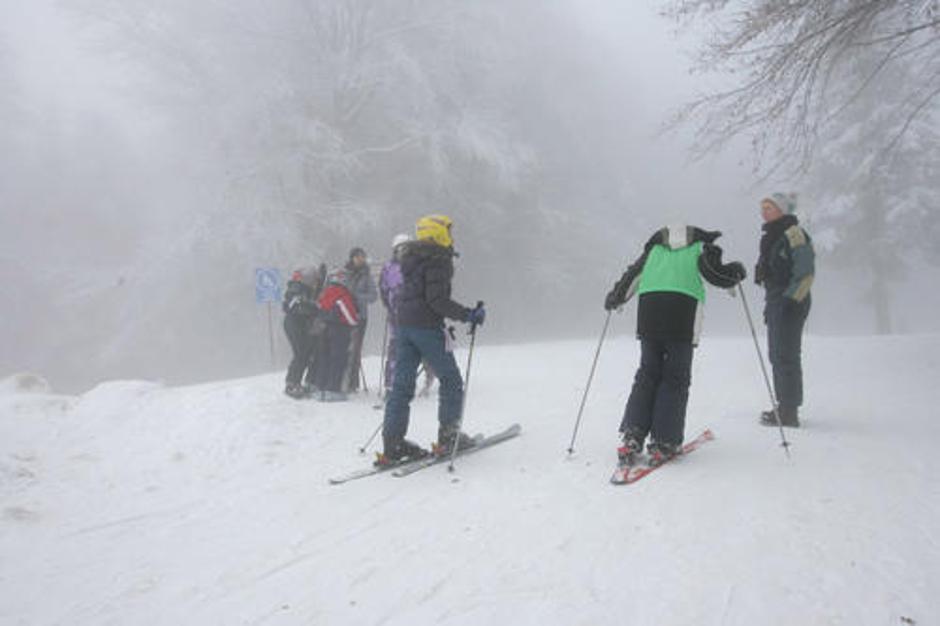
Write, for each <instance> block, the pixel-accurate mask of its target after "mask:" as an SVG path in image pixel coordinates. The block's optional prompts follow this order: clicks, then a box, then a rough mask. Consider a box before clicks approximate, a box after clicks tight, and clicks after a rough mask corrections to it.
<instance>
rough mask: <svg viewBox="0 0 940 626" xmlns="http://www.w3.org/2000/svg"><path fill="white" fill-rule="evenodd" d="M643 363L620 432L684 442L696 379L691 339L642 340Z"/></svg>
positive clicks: (659, 439) (676, 442)
mask: <svg viewBox="0 0 940 626" xmlns="http://www.w3.org/2000/svg"><path fill="white" fill-rule="evenodd" d="M640 349H641V354H640V367H639V369H637V372H636V376H635V377H634V380H633V389H632V390H631V391H630V398H629V399H628V400H627V406H626V408H624V412H623V421H622V422H621V423H620V432H627V431H630V432H631V433H632V434H633V435H634V436H636V438H637V439H639V440H640V441H643V440H644V439H645V438H646V436H647V435H650V436H651V438H652V440H653V441H656V442H659V443H667V444H676V445H678V444H681V443H682V438H683V434H684V432H685V409H686V406H687V405H688V401H689V385H690V384H691V382H692V354H693V350H694V348H693V346H692V342H691V341H663V340H658V339H641V340H640Z"/></svg>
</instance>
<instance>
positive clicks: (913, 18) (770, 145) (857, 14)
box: [665, 0, 940, 171]
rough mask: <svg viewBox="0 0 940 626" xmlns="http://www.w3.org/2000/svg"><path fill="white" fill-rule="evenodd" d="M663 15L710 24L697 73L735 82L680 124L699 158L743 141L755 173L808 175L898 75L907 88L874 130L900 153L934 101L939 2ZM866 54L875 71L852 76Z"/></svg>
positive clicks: (696, 3)
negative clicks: (824, 141) (824, 149)
mask: <svg viewBox="0 0 940 626" xmlns="http://www.w3.org/2000/svg"><path fill="white" fill-rule="evenodd" d="M665 13H666V14H667V15H669V16H671V17H673V18H675V19H677V20H679V22H680V23H683V24H692V23H693V22H694V23H701V22H702V21H703V18H709V19H710V20H713V22H710V23H714V24H715V26H714V27H713V28H712V29H711V31H710V36H709V38H708V40H707V43H706V44H705V45H704V46H703V48H702V49H701V51H700V54H699V56H698V60H697V69H698V70H700V71H706V72H724V73H726V74H727V75H728V76H729V77H730V79H731V84H730V85H729V86H728V87H727V88H726V89H723V90H718V91H716V92H714V93H709V94H706V95H704V96H702V97H701V98H699V99H697V100H695V101H693V102H692V103H691V104H689V105H688V106H687V107H686V108H685V109H684V110H682V111H681V112H680V114H679V121H689V122H691V123H692V124H693V125H695V126H696V127H697V128H698V131H699V139H700V143H699V149H700V151H702V152H708V151H711V150H713V149H715V148H717V147H720V146H722V145H724V144H725V143H726V142H728V141H729V140H730V139H731V138H732V137H736V136H746V137H747V138H748V139H750V141H751V144H752V147H753V148H754V151H755V153H756V155H757V157H758V161H757V163H758V164H757V166H756V169H758V170H764V171H772V170H775V169H777V168H780V167H795V168H796V169H797V170H798V171H805V170H806V169H807V168H808V167H809V165H810V162H811V160H812V157H813V154H814V150H815V148H816V146H817V145H818V140H819V138H820V137H822V136H823V135H825V134H827V133H830V132H831V129H832V128H833V127H834V126H837V125H839V124H841V123H843V122H844V121H845V116H844V111H845V109H846V108H847V107H849V106H850V105H851V103H852V102H853V101H854V100H855V99H857V98H860V97H863V96H866V97H878V94H879V92H878V91H877V89H878V88H877V85H878V84H879V83H880V81H879V79H880V78H881V77H883V76H885V75H890V74H892V73H896V72H898V71H899V69H901V70H904V73H905V75H907V76H909V80H908V81H906V82H905V83H904V84H903V85H898V86H897V88H898V90H899V91H898V92H897V93H896V94H893V95H895V96H897V97H895V98H893V99H892V110H891V112H890V114H888V115H886V116H885V118H884V120H883V123H882V124H881V125H880V127H879V130H880V136H879V139H878V142H879V144H880V146H881V147H882V148H883V149H885V150H890V149H891V148H893V147H895V146H897V145H898V143H899V142H900V141H901V139H902V138H903V137H904V136H905V135H907V134H908V133H909V132H910V130H911V127H912V125H913V124H914V123H915V122H916V121H917V120H919V119H922V118H923V117H924V116H925V115H926V112H927V111H928V109H929V108H930V107H931V105H932V104H935V103H936V102H937V101H938V96H940V2H938V0H794V1H790V2H779V1H777V0H745V1H743V2H738V1H732V0H670V2H668V3H667V8H666V9H665ZM862 53H864V54H866V55H867V56H868V57H870V58H874V59H875V61H874V62H873V63H871V64H869V65H868V66H867V71H865V72H857V71H854V70H853V65H852V64H853V59H854V58H855V57H856V56H857V55H858V54H862Z"/></svg>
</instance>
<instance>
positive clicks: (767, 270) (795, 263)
mask: <svg viewBox="0 0 940 626" xmlns="http://www.w3.org/2000/svg"><path fill="white" fill-rule="evenodd" d="M762 230H763V233H764V234H763V235H762V236H761V239H760V258H759V259H758V261H757V267H756V268H755V270H754V282H756V283H757V284H758V285H763V287H764V290H765V296H766V299H767V302H768V303H770V302H775V301H780V302H783V301H784V300H783V299H784V298H788V299H790V300H793V301H795V302H803V301H804V300H805V299H806V298H807V297H808V296H809V292H810V288H811V287H812V285H813V277H814V276H815V273H816V253H815V252H814V251H813V240H812V239H811V238H810V236H809V235H808V234H807V233H806V231H805V230H803V228H802V227H800V225H799V220H797V218H796V216H795V215H784V216H783V217H781V218H779V219H776V220H774V221H772V222H767V223H766V224H764V225H763V227H762Z"/></svg>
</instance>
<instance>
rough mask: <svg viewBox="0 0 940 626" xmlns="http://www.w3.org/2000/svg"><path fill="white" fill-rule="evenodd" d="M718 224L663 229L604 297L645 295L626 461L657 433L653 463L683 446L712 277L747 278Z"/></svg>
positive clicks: (623, 431)
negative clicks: (726, 259)
mask: <svg viewBox="0 0 940 626" xmlns="http://www.w3.org/2000/svg"><path fill="white" fill-rule="evenodd" d="M719 236H721V233H720V232H718V231H706V230H702V229H701V228H697V227H694V226H669V227H665V228H662V229H660V230H659V231H657V232H656V233H654V234H653V236H652V237H650V238H649V240H648V241H647V242H646V245H645V246H644V248H643V253H642V254H641V255H640V257H639V258H638V259H637V260H636V261H635V262H634V263H633V264H631V265H630V266H629V267H628V268H627V271H626V272H624V274H623V276H621V278H620V280H618V281H617V283H616V284H615V285H614V287H613V289H611V290H610V292H609V293H608V294H607V297H606V298H605V299H604V308H605V309H606V310H608V311H611V310H613V309H616V308H618V307H620V306H621V305H623V304H624V303H625V302H626V301H627V300H629V299H630V298H631V297H633V296H634V295H638V299H639V304H638V306H637V321H636V324H637V329H636V334H637V338H638V339H639V340H640V366H639V368H638V369H637V372H636V376H635V377H634V381H633V388H632V389H631V391H630V397H629V399H628V400H627V404H626V407H625V408H624V413H623V419H622V420H621V422H620V439H621V445H620V447H619V448H618V450H617V454H618V456H619V457H620V459H621V462H624V463H627V464H632V463H633V462H634V461H635V459H636V455H638V454H639V453H640V452H642V450H643V442H644V441H645V440H646V437H647V436H650V439H651V441H650V442H649V446H648V452H649V455H650V463H651V464H658V463H662V462H664V461H666V460H667V459H669V458H670V457H672V456H675V455H676V454H678V453H679V451H680V450H681V447H682V440H683V438H684V434H685V413H686V406H687V404H688V400H689V386H690V385H691V379H692V355H693V350H694V348H695V346H696V345H698V337H699V330H700V325H701V319H702V306H703V305H704V303H705V287H704V284H703V282H702V279H703V278H704V279H705V281H707V282H709V283H711V284H712V285H715V286H717V287H722V288H731V287H734V286H735V285H737V284H738V283H739V282H741V281H742V280H744V277H745V275H746V272H745V270H744V266H743V265H742V264H741V263H739V262H737V261H734V262H731V263H728V264H724V263H722V260H721V257H722V250H721V248H719V247H718V246H717V245H715V243H714V241H715V240H716V239H717V238H718V237H719Z"/></svg>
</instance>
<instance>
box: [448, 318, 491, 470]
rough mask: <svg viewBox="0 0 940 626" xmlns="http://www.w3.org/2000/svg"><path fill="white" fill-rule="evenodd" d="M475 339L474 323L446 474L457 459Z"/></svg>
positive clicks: (475, 328)
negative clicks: (465, 375)
mask: <svg viewBox="0 0 940 626" xmlns="http://www.w3.org/2000/svg"><path fill="white" fill-rule="evenodd" d="M481 306H483V301H482V300H477V308H480V307H481ZM476 339H477V325H476V322H474V323H472V324H470V350H469V352H468V353H467V382H465V383H464V386H463V399H462V400H461V401H460V419H458V420H457V430H455V431H454V441H453V443H452V444H451V447H450V464H449V465H448V466H447V471H448V472H453V471H454V459H455V458H457V442H458V441H459V440H460V429H461V428H462V427H463V412H464V409H465V408H466V406H467V394H468V393H469V391H470V366H471V365H473V345H474V344H475V343H476Z"/></svg>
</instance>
